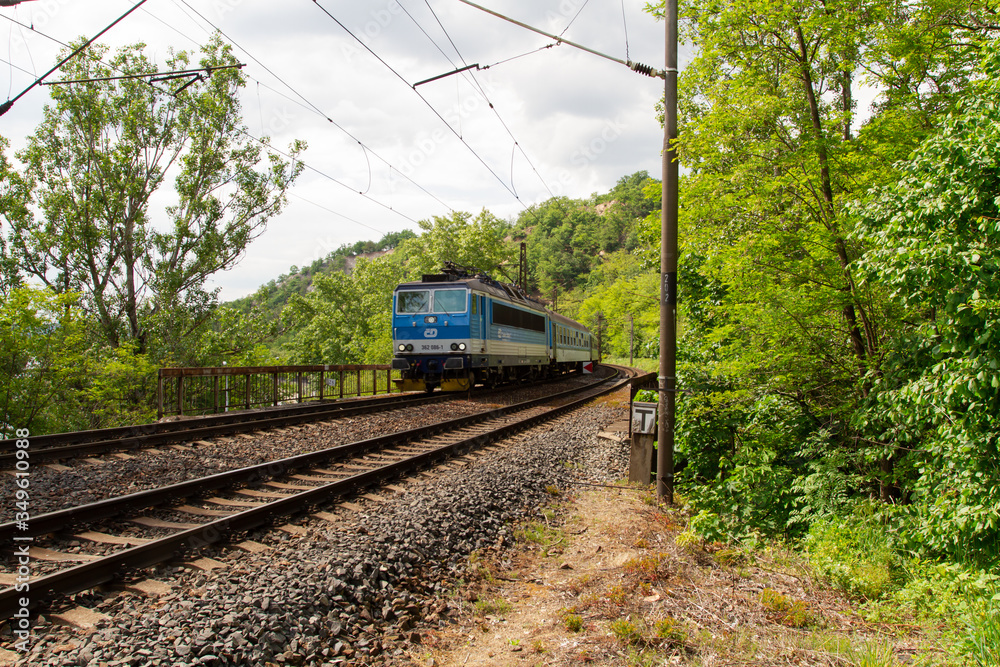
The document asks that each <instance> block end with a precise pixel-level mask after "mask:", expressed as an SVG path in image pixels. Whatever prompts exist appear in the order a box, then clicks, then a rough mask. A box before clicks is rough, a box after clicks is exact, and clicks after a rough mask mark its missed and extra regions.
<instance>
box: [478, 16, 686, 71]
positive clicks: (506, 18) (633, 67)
mask: <svg viewBox="0 0 1000 667" xmlns="http://www.w3.org/2000/svg"><path fill="white" fill-rule="evenodd" d="M459 2H461V3H464V4H466V5H469V6H470V7H475V8H476V9H478V10H480V11H484V12H486V13H487V14H492V15H493V16H496V17H497V18H498V19H503V20H504V21H507V22H509V23H513V24H514V25H517V26H521V27H522V28H525V29H527V30H530V31H531V32H537V33H538V34H539V35H545V36H546V37H548V38H549V39H554V40H556V41H557V42H559V43H560V44H569V45H570V46H572V47H574V48H577V49H580V50H582V51H586V52H587V53H592V54H594V55H595V56H600V57H601V58H604V59H606V60H610V61H612V62H616V63H619V64H620V65H625V66H626V67H628V68H629V69H630V70H632V71H633V72H638V73H639V74H645V75H646V76H650V77H654V78H658V79H665V78H666V76H667V72H666V70H658V69H654V68H653V67H650V66H649V65H643V64H642V63H637V62H632V61H631V60H622V59H621V58H615V57H614V56H609V55H608V54H606V53H601V52H600V51H595V50H594V49H592V48H590V47H588V46H584V45H583V44H577V43H576V42H571V41H569V40H568V39H565V38H563V37H560V36H559V35H553V34H552V33H548V32H545V31H544V30H539V29H538V28H535V27H534V26H530V25H528V24H527V23H522V22H521V21H518V20H516V19H512V18H510V17H509V16H504V15H503V14H500V13H498V12H495V11H493V10H492V9H487V8H486V7H483V6H482V5H477V4H476V3H474V2H469V0H459Z"/></svg>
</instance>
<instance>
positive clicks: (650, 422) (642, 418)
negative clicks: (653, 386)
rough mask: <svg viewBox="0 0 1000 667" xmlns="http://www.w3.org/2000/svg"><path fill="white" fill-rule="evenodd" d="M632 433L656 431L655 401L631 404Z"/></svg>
mask: <svg viewBox="0 0 1000 667" xmlns="http://www.w3.org/2000/svg"><path fill="white" fill-rule="evenodd" d="M632 433H642V434H646V435H649V434H653V433H656V403H633V404H632Z"/></svg>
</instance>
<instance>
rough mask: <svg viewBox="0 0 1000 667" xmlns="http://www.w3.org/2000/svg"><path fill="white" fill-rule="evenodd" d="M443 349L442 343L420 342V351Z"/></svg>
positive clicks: (441, 350) (440, 350)
mask: <svg viewBox="0 0 1000 667" xmlns="http://www.w3.org/2000/svg"><path fill="white" fill-rule="evenodd" d="M444 349H445V347H444V345H438V344H435V343H421V344H420V351H421V352H443V351H444Z"/></svg>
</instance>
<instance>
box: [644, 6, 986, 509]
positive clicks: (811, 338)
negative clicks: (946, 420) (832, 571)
mask: <svg viewBox="0 0 1000 667" xmlns="http://www.w3.org/2000/svg"><path fill="white" fill-rule="evenodd" d="M650 9H651V10H652V11H654V12H658V11H660V10H661V9H662V3H658V4H657V5H655V6H652V7H650ZM993 15H995V13H994V12H993V11H992V9H990V6H989V3H986V2H972V3H965V4H961V3H958V2H950V1H946V0H933V1H929V2H918V3H909V4H906V5H900V4H898V3H875V4H872V3H867V4H861V3H857V2H854V1H846V2H843V1H837V2H829V1H827V2H812V1H810V0H806V1H804V2H784V1H782V2H770V1H769V0H760V1H756V0H751V1H750V2H740V3H736V2H722V3H719V2H715V1H709V0H690V1H689V2H686V3H682V6H681V16H682V19H683V20H682V31H683V32H682V35H683V37H685V38H686V39H687V41H688V42H689V43H691V44H692V45H693V46H695V47H696V56H695V57H694V59H693V60H692V62H691V64H690V65H689V67H688V68H687V69H686V70H685V71H684V72H683V73H682V75H681V80H680V121H681V127H680V138H679V140H678V144H677V145H678V150H679V154H680V159H681V160H682V163H683V164H685V165H686V166H687V167H688V169H689V174H688V175H687V176H686V177H685V179H684V181H683V183H682V188H681V195H682V201H681V212H682V221H681V223H682V240H683V244H684V245H683V247H682V252H683V255H682V260H681V269H680V270H681V273H682V275H683V276H684V277H685V278H686V280H683V281H681V295H680V296H681V309H682V310H681V314H682V317H683V318H684V320H687V322H688V323H689V324H690V325H691V327H693V328H694V331H693V332H692V333H694V334H696V335H689V336H685V339H684V342H685V343H686V344H687V348H686V350H684V351H683V352H682V355H683V356H684V357H685V359H684V362H685V363H687V364H689V365H688V366H685V367H684V368H683V369H682V371H681V374H682V376H683V377H686V378H690V380H691V383H692V384H691V389H692V391H694V390H697V391H699V392H705V393H704V394H699V395H695V394H693V393H690V392H688V393H686V394H685V396H683V397H682V399H681V405H680V409H681V420H680V422H679V424H680V425H679V428H678V436H679V441H680V442H679V445H678V447H679V449H681V450H684V449H685V448H687V451H689V452H690V451H694V449H695V447H696V446H697V447H701V448H702V450H703V451H704V450H705V449H706V446H707V445H710V446H708V447H707V450H708V451H712V452H715V453H716V457H715V459H714V460H704V457H702V460H699V461H698V462H697V465H695V466H693V467H692V469H690V470H687V471H683V470H682V471H681V474H682V476H683V475H689V477H688V478H689V479H696V478H704V477H705V476H706V475H711V474H712V473H713V472H716V471H717V472H716V478H717V480H718V481H725V482H726V484H723V485H720V486H719V487H718V489H725V488H729V489H730V490H731V491H730V495H729V496H725V494H723V495H718V494H716V496H717V497H716V498H715V500H714V501H713V502H717V503H718V506H719V507H720V508H721V507H723V506H725V507H729V506H730V505H731V503H730V502H729V500H725V499H724V497H723V496H725V498H729V499H731V500H732V499H741V498H740V497H741V496H742V499H741V501H742V502H757V501H759V502H761V503H765V505H766V504H767V503H769V502H771V501H772V498H771V497H769V496H767V495H766V494H764V495H758V494H753V493H750V491H751V490H752V489H753V488H754V487H755V484H756V483H757V482H756V481H755V480H756V479H757V477H756V475H757V472H758V468H766V469H768V470H771V471H772V472H774V474H775V475H776V476H779V477H782V478H787V479H789V480H790V485H791V487H792V488H794V489H796V490H797V491H796V493H797V494H800V495H799V497H798V498H796V499H795V500H794V501H792V500H781V501H780V502H779V500H778V499H777V497H773V502H774V505H773V507H772V509H773V510H774V512H775V516H779V517H781V516H783V517H786V519H787V521H789V522H791V521H795V520H798V519H796V518H795V512H792V511H790V510H791V505H790V504H789V503H798V504H799V506H800V507H801V506H802V504H811V505H810V506H812V507H814V508H816V507H817V505H816V504H815V503H818V502H820V501H819V500H818V499H819V497H820V496H822V495H824V494H826V497H827V498H829V499H831V502H832V499H834V498H835V497H842V496H843V494H842V493H840V492H838V493H836V494H835V493H826V491H818V489H820V488H821V487H822V488H825V489H827V490H830V489H833V488H834V487H837V485H826V486H824V485H821V484H817V483H816V477H815V476H816V475H817V474H820V473H819V472H817V471H822V473H821V474H823V475H844V474H848V473H852V474H851V476H850V480H851V481H850V485H851V488H850V492H856V491H863V492H869V491H875V492H876V493H878V494H880V495H881V497H882V498H884V499H886V500H888V499H890V498H891V497H892V495H893V494H894V489H893V486H894V483H895V481H896V480H898V478H899V475H898V474H896V472H895V471H894V470H893V466H894V465H895V464H896V462H897V461H898V460H899V452H896V451H894V448H893V447H892V446H885V444H884V441H883V442H882V443H874V444H872V443H871V442H870V440H869V439H868V438H867V434H868V433H870V431H871V430H872V429H873V428H877V427H876V426H875V425H871V426H866V427H865V428H866V429H867V430H863V431H859V430H858V428H857V427H858V424H857V422H852V419H851V418H852V416H853V411H854V409H855V408H856V406H857V405H858V404H859V403H860V402H862V401H864V400H866V399H867V398H869V397H870V396H871V394H872V392H873V381H872V377H874V375H873V373H877V371H878V369H879V368H880V367H881V366H882V364H883V363H885V360H886V358H887V357H888V355H891V354H893V348H894V347H897V346H898V339H897V338H896V335H895V334H896V331H897V327H898V317H897V315H898V314H899V312H900V308H899V306H898V304H896V303H895V302H893V301H892V299H891V298H890V296H891V295H890V294H889V293H888V292H887V291H886V290H885V289H884V286H883V285H881V284H878V283H876V282H867V283H865V284H864V285H861V284H860V283H859V281H858V278H857V270H858V269H857V265H856V261H857V260H858V259H859V258H862V257H864V255H865V253H866V252H867V250H868V246H867V239H866V238H861V237H853V236H852V235H851V231H852V227H853V224H854V219H853V217H852V216H851V215H849V214H848V212H847V208H846V205H847V204H848V203H850V202H852V201H854V200H856V199H858V198H860V197H862V196H863V195H864V193H865V192H866V191H868V190H869V189H870V188H873V187H877V186H880V185H884V184H888V183H892V182H893V181H895V180H896V178H897V172H896V170H895V168H894V166H893V165H894V164H895V163H896V161H898V160H899V159H900V158H903V157H905V156H906V155H907V154H908V153H909V152H910V151H912V150H913V148H914V147H916V146H917V145H918V144H919V142H920V141H921V139H922V138H923V137H924V136H926V135H927V133H928V131H929V130H930V129H931V128H932V127H933V126H934V125H935V124H936V123H938V122H939V121H940V115H941V114H942V113H944V112H946V111H947V110H948V109H950V108H952V106H953V105H954V104H955V101H956V98H955V93H956V91H958V90H961V89H962V88H963V87H965V86H966V85H967V83H968V82H970V81H973V80H975V79H976V78H977V77H979V76H981V74H979V73H977V72H976V71H975V69H974V67H973V64H974V63H975V61H976V58H977V55H976V54H977V52H978V50H979V48H980V47H979V44H980V42H981V40H982V38H983V36H984V35H988V34H989V33H991V32H993V31H995V30H997V26H996V25H995V23H996V22H995V21H990V20H989V17H990V16H993ZM861 83H863V84H865V85H867V86H868V87H869V88H874V89H875V90H876V91H880V92H882V94H881V96H880V97H879V99H878V103H877V104H876V105H875V106H874V107H873V115H872V116H871V117H870V118H869V119H868V120H867V121H866V122H865V123H863V124H861V123H859V122H858V118H857V108H856V97H857V88H858V86H859V84H861ZM650 223H651V224H649V225H648V227H647V229H645V230H644V235H643V238H645V239H648V240H649V241H651V242H652V243H655V242H656V241H655V240H656V239H657V238H658V234H655V233H653V227H654V224H655V227H656V229H657V230H658V224H656V223H658V221H655V222H654V221H653V220H650ZM692 278H695V279H694V280H692ZM684 320H682V321H684ZM683 347H684V345H683V344H682V348H683ZM694 364H698V365H697V366H695V365H694ZM682 366H683V364H682ZM685 373H686V375H685ZM683 377H682V379H683ZM714 396H717V400H715V399H714V398H713V397H714ZM713 406H718V407H719V408H720V412H719V414H718V416H719V417H721V419H710V420H706V419H701V420H693V419H687V420H685V419H684V411H685V410H687V409H689V408H690V409H691V410H693V411H700V412H701V413H702V414H707V412H706V409H707V410H712V409H714V408H713ZM719 426H722V427H723V428H719ZM727 431H730V432H731V433H727ZM859 452H860V453H861V455H858V453H859ZM774 462H776V463H778V464H780V465H781V466H790V468H789V469H788V470H787V471H785V472H781V473H779V471H778V470H777V468H775V467H774V465H775V463H774ZM786 473H787V474H786ZM853 473H860V474H853ZM846 478H847V477H845V479H846ZM741 479H742V480H743V482H740V480H741ZM838 488H842V487H838ZM718 489H717V490H718ZM806 489H813V490H815V493H814V495H813V497H811V498H810V499H806V498H805V495H807V494H808V493H813V491H806ZM764 509H765V512H766V509H767V508H766V507H765V508H764ZM829 509H830V508H829V507H828V508H826V509H825V510H820V509H816V511H818V512H819V511H826V510H829ZM798 517H799V519H801V514H799V515H798ZM768 525H771V526H779V527H780V525H781V522H780V521H777V522H775V521H768Z"/></svg>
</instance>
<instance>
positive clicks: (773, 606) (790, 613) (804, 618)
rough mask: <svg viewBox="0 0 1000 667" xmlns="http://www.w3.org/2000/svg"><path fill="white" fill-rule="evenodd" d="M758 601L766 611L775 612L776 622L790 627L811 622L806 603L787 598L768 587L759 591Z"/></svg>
mask: <svg viewBox="0 0 1000 667" xmlns="http://www.w3.org/2000/svg"><path fill="white" fill-rule="evenodd" d="M760 603H761V605H762V606H763V607H764V609H766V610H767V611H769V612H771V613H772V614H775V615H776V616H777V618H778V622H779V623H781V624H782V625H787V626H788V627H790V628H804V627H807V626H809V625H812V624H813V617H812V614H810V613H809V608H808V607H807V606H806V603H804V602H802V601H799V600H789V599H788V598H787V597H785V596H784V595H782V594H781V593H779V592H778V591H775V590H773V589H770V588H765V589H764V590H762V591H761V592H760Z"/></svg>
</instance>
